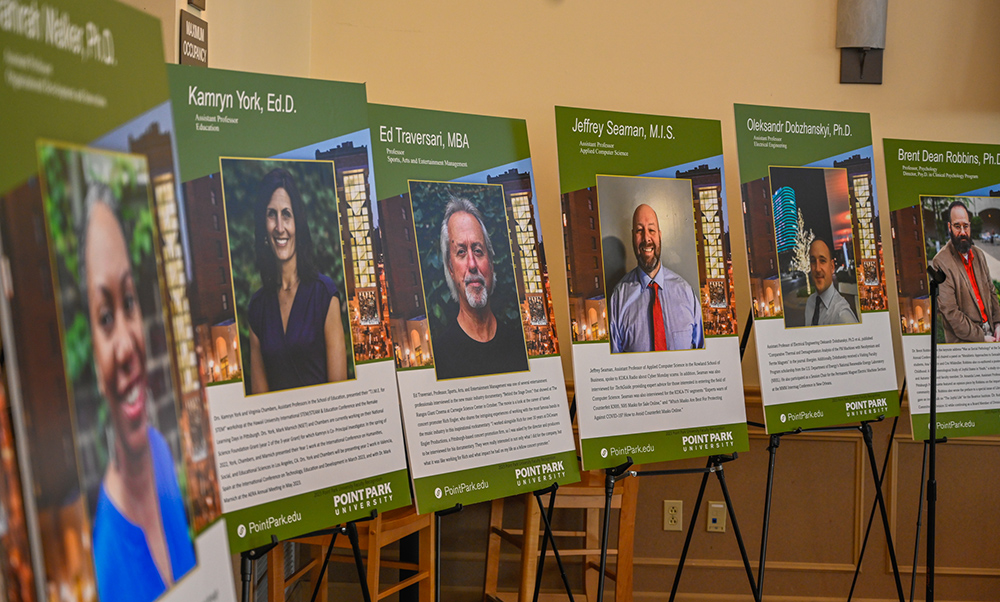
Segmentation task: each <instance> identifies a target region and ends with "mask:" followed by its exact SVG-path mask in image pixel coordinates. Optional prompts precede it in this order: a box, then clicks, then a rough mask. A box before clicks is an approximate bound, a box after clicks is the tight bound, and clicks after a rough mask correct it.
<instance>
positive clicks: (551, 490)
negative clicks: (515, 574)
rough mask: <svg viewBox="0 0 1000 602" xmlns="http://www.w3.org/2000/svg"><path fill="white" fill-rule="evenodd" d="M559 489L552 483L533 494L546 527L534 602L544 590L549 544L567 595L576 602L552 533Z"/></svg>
mask: <svg viewBox="0 0 1000 602" xmlns="http://www.w3.org/2000/svg"><path fill="white" fill-rule="evenodd" d="M557 489H559V483H552V485H549V486H548V487H546V488H545V489H539V490H538V491H533V492H531V493H532V495H534V496H535V501H536V502H538V511H539V514H541V515H542V524H543V525H544V526H545V535H544V536H543V537H542V547H541V549H540V550H539V552H538V570H537V571H536V573H535V594H534V596H532V598H531V599H532V601H533V602H538V595H539V593H541V590H542V569H544V568H545V553H546V552H547V544H548V543H549V542H551V543H552V554H553V555H554V556H555V557H556V564H557V565H559V574H560V575H561V576H562V582H563V585H564V586H565V587H566V595H567V596H569V602H574V600H573V589H572V588H571V587H570V585H569V577H567V576H566V568H565V567H564V566H563V562H562V557H561V556H560V555H559V549H558V548H556V539H555V535H554V534H553V533H552V511H553V510H554V509H555V507H556V490H557ZM546 494H551V495H550V496H549V507H548V509H546V508H545V507H544V505H543V504H542V496H543V495H546Z"/></svg>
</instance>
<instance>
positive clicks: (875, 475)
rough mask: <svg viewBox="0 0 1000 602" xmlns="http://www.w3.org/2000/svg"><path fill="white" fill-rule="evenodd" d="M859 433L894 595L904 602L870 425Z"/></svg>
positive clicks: (862, 428)
mask: <svg viewBox="0 0 1000 602" xmlns="http://www.w3.org/2000/svg"><path fill="white" fill-rule="evenodd" d="M861 433H862V434H863V435H864V439H865V445H866V446H867V447H868V463H869V464H870V465H871V469H872V479H874V481H875V498H876V499H877V500H878V507H879V511H881V513H882V526H883V527H884V528H885V543H886V546H888V548H889V560H890V561H891V562H892V574H893V576H894V577H895V578H896V593H897V594H898V595H899V602H905V598H904V597H903V583H902V581H900V579H899V564H897V563H896V548H895V547H894V546H893V545H892V530H891V529H890V527H889V514H888V512H886V509H885V498H884V497H883V496H882V479H881V478H880V477H879V472H878V461H877V460H875V446H874V445H873V444H872V425H871V424H870V423H868V422H862V423H861Z"/></svg>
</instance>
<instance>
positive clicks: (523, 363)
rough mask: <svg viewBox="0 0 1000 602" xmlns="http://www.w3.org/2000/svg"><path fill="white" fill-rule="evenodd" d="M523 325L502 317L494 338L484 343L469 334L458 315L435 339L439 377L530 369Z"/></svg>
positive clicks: (435, 360) (480, 374)
mask: <svg viewBox="0 0 1000 602" xmlns="http://www.w3.org/2000/svg"><path fill="white" fill-rule="evenodd" d="M519 326H520V325H513V324H510V323H508V322H504V321H501V320H499V319H498V320H497V331H496V333H495V334H494V335H493V338H492V339H491V340H489V341H486V342H485V343H481V342H479V341H477V340H475V339H473V338H470V337H469V335H467V334H465V331H464V330H462V327H461V326H459V325H458V319H457V318H456V319H454V320H452V322H451V324H450V325H449V326H448V327H447V328H446V329H445V331H444V332H443V333H442V334H441V336H439V337H437V338H435V340H434V365H435V369H436V371H437V377H438V380H443V379H446V378H462V377H465V376H483V375H486V374H503V373H505V372H525V371H527V370H528V353H527V351H526V350H525V346H524V333H523V332H522V331H521V328H519Z"/></svg>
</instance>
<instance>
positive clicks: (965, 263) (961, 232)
mask: <svg viewBox="0 0 1000 602" xmlns="http://www.w3.org/2000/svg"><path fill="white" fill-rule="evenodd" d="M948 236H949V238H950V240H949V241H948V243H947V244H946V245H945V246H944V247H943V248H942V249H941V250H940V251H939V252H938V254H937V255H935V256H934V260H933V262H934V265H935V266H936V267H937V268H938V269H939V270H941V271H942V272H944V274H945V280H944V282H943V283H941V286H940V288H939V289H938V311H939V312H940V313H941V317H942V318H943V319H942V322H943V323H944V342H945V343H975V342H984V341H985V342H990V343H992V342H996V341H998V340H1000V302H998V300H997V294H996V290H994V288H993V279H992V278H991V277H990V268H989V266H988V265H987V264H986V258H985V256H984V255H983V252H982V251H981V250H980V249H979V248H978V247H976V246H974V245H973V244H972V223H971V219H970V215H969V209H968V208H967V207H966V206H965V203H963V202H962V201H958V200H956V201H954V202H953V203H952V204H951V205H950V206H949V207H948Z"/></svg>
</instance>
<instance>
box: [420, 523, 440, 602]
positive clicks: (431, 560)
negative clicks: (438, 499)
mask: <svg viewBox="0 0 1000 602" xmlns="http://www.w3.org/2000/svg"><path fill="white" fill-rule="evenodd" d="M428 520H429V521H430V524H429V526H428V527H427V528H426V529H424V530H423V531H422V532H421V533H420V562H419V565H420V568H419V569H418V570H419V571H420V572H421V573H423V572H425V571H426V572H427V578H426V579H424V580H423V581H421V582H420V587H419V590H418V591H419V594H418V598H419V600H420V602H434V567H436V566H437V562H438V559H437V558H436V557H435V552H436V548H435V546H434V543H435V538H436V537H437V526H436V522H437V519H436V518H435V517H434V515H431V516H429V517H428Z"/></svg>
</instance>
